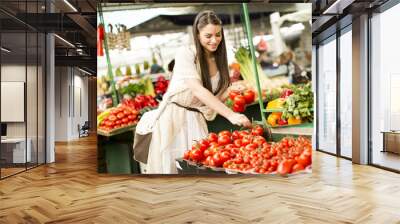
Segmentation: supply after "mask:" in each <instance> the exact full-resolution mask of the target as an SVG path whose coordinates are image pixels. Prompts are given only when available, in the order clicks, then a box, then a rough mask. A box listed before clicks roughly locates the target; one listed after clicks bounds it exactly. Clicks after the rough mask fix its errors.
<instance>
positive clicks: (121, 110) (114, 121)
mask: <svg viewBox="0 0 400 224" xmlns="http://www.w3.org/2000/svg"><path fill="white" fill-rule="evenodd" d="M138 121H139V111H137V110H135V109H132V108H130V107H127V106H124V105H119V106H118V107H113V108H109V109H107V110H105V111H103V112H102V113H101V114H99V115H98V116H97V134H99V135H103V136H113V135H117V134H121V133H124V132H126V131H131V130H134V128H135V126H136V124H137V122H138Z"/></svg>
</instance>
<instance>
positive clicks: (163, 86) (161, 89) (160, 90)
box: [155, 75, 169, 95]
mask: <svg viewBox="0 0 400 224" xmlns="http://www.w3.org/2000/svg"><path fill="white" fill-rule="evenodd" d="M168 85H169V80H166V79H165V78H164V76H162V75H161V76H159V77H158V78H157V82H156V84H155V91H156V94H161V95H164V93H165V92H166V91H167V88H168Z"/></svg>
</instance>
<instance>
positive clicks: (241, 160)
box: [233, 157, 243, 164]
mask: <svg viewBox="0 0 400 224" xmlns="http://www.w3.org/2000/svg"><path fill="white" fill-rule="evenodd" d="M233 162H234V163H236V164H242V163H243V158H242V157H236V158H235V159H234V160H233Z"/></svg>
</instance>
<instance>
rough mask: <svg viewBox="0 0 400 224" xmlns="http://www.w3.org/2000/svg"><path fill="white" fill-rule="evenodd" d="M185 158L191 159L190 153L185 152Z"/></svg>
mask: <svg viewBox="0 0 400 224" xmlns="http://www.w3.org/2000/svg"><path fill="white" fill-rule="evenodd" d="M183 158H184V159H189V158H190V151H189V150H188V151H185V153H184V154H183Z"/></svg>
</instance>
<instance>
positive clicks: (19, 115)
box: [1, 32, 31, 177]
mask: <svg viewBox="0 0 400 224" xmlns="http://www.w3.org/2000/svg"><path fill="white" fill-rule="evenodd" d="M1 46H2V47H3V49H4V48H5V49H8V50H7V51H4V50H1V123H2V129H3V131H2V140H1V161H2V162H1V163H2V164H1V167H2V168H1V174H2V177H5V176H9V175H11V174H14V173H17V172H20V171H23V170H25V163H26V161H30V158H31V154H30V151H29V150H28V152H27V151H26V123H25V111H24V110H25V89H26V82H25V81H26V69H27V67H26V34H25V33H22V32H21V33H2V34H1ZM28 148H29V147H28Z"/></svg>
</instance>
